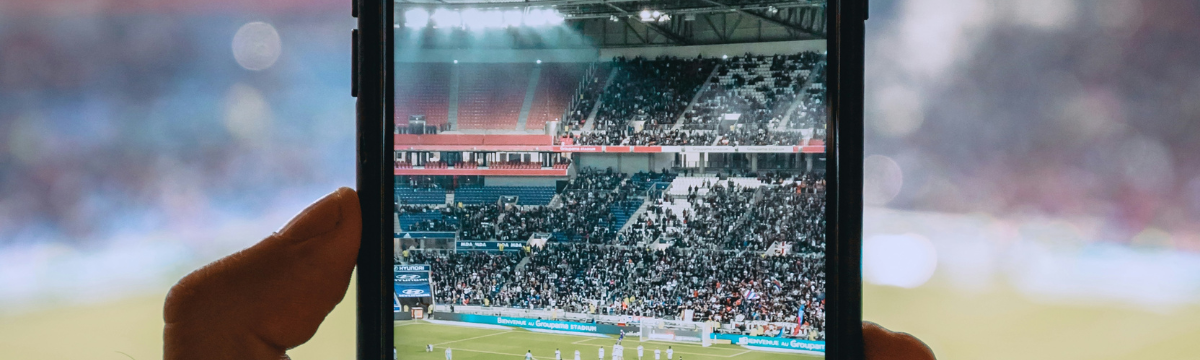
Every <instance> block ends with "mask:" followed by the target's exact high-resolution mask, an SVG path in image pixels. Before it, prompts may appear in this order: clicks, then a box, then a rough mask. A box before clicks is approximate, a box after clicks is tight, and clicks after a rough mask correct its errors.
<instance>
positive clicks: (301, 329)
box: [163, 187, 362, 359]
mask: <svg viewBox="0 0 1200 360" xmlns="http://www.w3.org/2000/svg"><path fill="white" fill-rule="evenodd" d="M361 233H362V214H361V212H360V210H359V204H358V194H356V193H355V192H354V190H352V189H350V188H344V187H343V188H340V189H338V190H337V191H335V192H333V193H332V194H329V195H327V196H325V197H324V198H322V199H320V200H318V201H317V202H316V203H313V204H312V205H310V206H309V207H308V208H307V209H304V211H302V212H301V213H300V214H299V215H297V216H296V217H295V218H294V219H292V220H291V221H290V222H289V223H288V224H287V225H285V226H284V227H283V229H281V230H280V231H278V232H276V233H274V234H272V235H271V236H269V237H267V238H266V239H263V241H260V242H259V243H257V244H254V245H253V246H251V247H249V248H247V249H245V250H242V251H239V252H237V253H235V254H232V255H229V256H226V257H225V258H222V259H220V260H217V261H215V262H213V263H211V264H208V265H207V266H204V267H203V268H200V269H199V270H196V271H194V272H192V273H191V274H188V275H187V276H185V277H184V278H183V279H182V280H180V281H179V283H177V284H175V286H174V287H172V288H171V291H170V293H168V294H167V299H166V304H165V305H164V309H163V319H164V320H165V323H166V326H165V327H164V329H163V342H164V344H163V351H164V358H166V359H212V358H243V359H279V358H283V357H286V355H285V351H286V350H287V349H290V348H292V347H295V346H297V345H300V344H302V343H304V342H305V341H308V339H309V338H312V336H313V334H314V333H316V331H317V327H318V326H319V325H320V324H321V321H323V320H324V319H325V316H326V315H328V314H329V312H330V311H332V310H333V307H334V306H335V305H337V303H338V302H341V300H342V297H344V296H345V295H346V288H347V287H348V286H349V285H350V274H351V272H353V270H354V264H355V259H356V257H357V254H358V247H359V242H360V236H361Z"/></svg>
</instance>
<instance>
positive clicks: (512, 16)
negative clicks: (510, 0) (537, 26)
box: [504, 9, 521, 27]
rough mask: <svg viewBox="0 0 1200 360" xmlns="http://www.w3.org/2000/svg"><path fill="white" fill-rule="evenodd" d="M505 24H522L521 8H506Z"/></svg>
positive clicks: (510, 25) (512, 25)
mask: <svg viewBox="0 0 1200 360" xmlns="http://www.w3.org/2000/svg"><path fill="white" fill-rule="evenodd" d="M504 25H505V26H508V27H517V26H521V10H516V9H513V10H505V11H504Z"/></svg>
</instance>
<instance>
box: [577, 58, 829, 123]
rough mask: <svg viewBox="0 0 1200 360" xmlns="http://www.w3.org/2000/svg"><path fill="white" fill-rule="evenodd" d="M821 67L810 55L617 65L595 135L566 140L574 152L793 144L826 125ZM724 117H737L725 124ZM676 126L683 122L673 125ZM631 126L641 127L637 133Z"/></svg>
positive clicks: (589, 82)
mask: <svg viewBox="0 0 1200 360" xmlns="http://www.w3.org/2000/svg"><path fill="white" fill-rule="evenodd" d="M824 62H825V55H823V54H818V53H816V52H803V53H798V54H791V55H770V56H767V55H753V54H745V55H742V56H734V57H732V58H729V59H723V60H718V59H715V58H702V57H697V58H687V59H683V58H676V57H659V58H655V59H653V60H651V59H645V58H633V59H626V58H616V59H614V60H613V62H612V63H611V64H612V65H613V66H615V67H616V68H617V69H618V71H617V72H616V75H615V78H614V79H613V81H612V83H611V84H610V85H609V86H608V88H605V89H603V93H602V94H601V95H600V99H601V100H602V102H601V104H600V108H599V109H598V112H597V115H596V119H595V122H594V128H593V129H589V130H585V131H582V132H580V133H579V134H576V135H572V137H573V138H574V141H575V144H580V145H634V146H649V145H729V146H739V145H740V146H746V145H756V146H763V145H795V144H799V143H800V142H801V141H802V140H803V136H802V135H801V134H800V133H799V132H797V131H795V130H797V129H801V128H803V129H811V128H815V127H818V126H819V125H820V124H821V122H822V121H824V119H825V116H824V115H823V113H824V105H823V102H824V98H823V96H822V95H823V94H824V83H823V82H824V76H823V74H821V72H822V71H821V70H822V69H823V68H824V65H823V64H824ZM713 69H716V70H715V71H713ZM710 74H712V75H713V76H712V77H710V76H709V75H710ZM709 79H712V80H711V81H710V80H709ZM597 83H598V82H597V81H596V80H595V79H593V78H587V79H584V81H583V83H582V84H581V85H580V86H581V87H585V88H587V89H591V90H595V87H596V86H595V84H597ZM697 92H699V95H698V97H697ZM693 97H695V99H696V101H695V103H694V104H692V107H691V108H690V109H689V108H688V104H689V103H690V102H692V99H693ZM797 100H799V101H797ZM726 114H739V117H738V118H737V119H736V120H723V117H724V116H725V115H726ZM586 117H587V114H585V113H583V112H582V111H576V112H575V113H573V114H572V115H571V117H570V118H571V119H574V120H573V121H574V122H569V123H572V124H575V123H578V124H583V123H584V122H585V121H586ZM677 119H682V121H680V122H679V123H678V124H676V120H677ZM633 121H642V122H643V123H642V126H641V127H640V129H637V131H635V129H634V126H632V125H633V124H632V123H631V122H633ZM722 125H728V126H730V127H723V126H722ZM734 125H736V128H732V127H733V126H734ZM692 130H719V131H720V132H719V133H717V134H714V133H711V132H695V131H692ZM717 135H721V139H720V140H718V139H717V138H716V137H717Z"/></svg>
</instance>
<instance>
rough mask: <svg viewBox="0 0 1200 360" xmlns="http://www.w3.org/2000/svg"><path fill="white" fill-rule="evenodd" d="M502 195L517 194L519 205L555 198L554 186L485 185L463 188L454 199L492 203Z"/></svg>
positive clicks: (544, 201) (542, 203) (471, 202)
mask: <svg viewBox="0 0 1200 360" xmlns="http://www.w3.org/2000/svg"><path fill="white" fill-rule="evenodd" d="M501 196H517V205H547V204H549V203H550V200H551V199H553V198H554V187H553V186H485V187H479V188H461V189H458V191H456V192H455V193H454V201H455V202H461V203H463V204H492V203H495V202H497V201H499V200H500V197H501Z"/></svg>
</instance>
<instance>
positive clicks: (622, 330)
mask: <svg viewBox="0 0 1200 360" xmlns="http://www.w3.org/2000/svg"><path fill="white" fill-rule="evenodd" d="M621 340H625V329H621V336H618V337H617V341H618V342H620V341H621Z"/></svg>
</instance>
